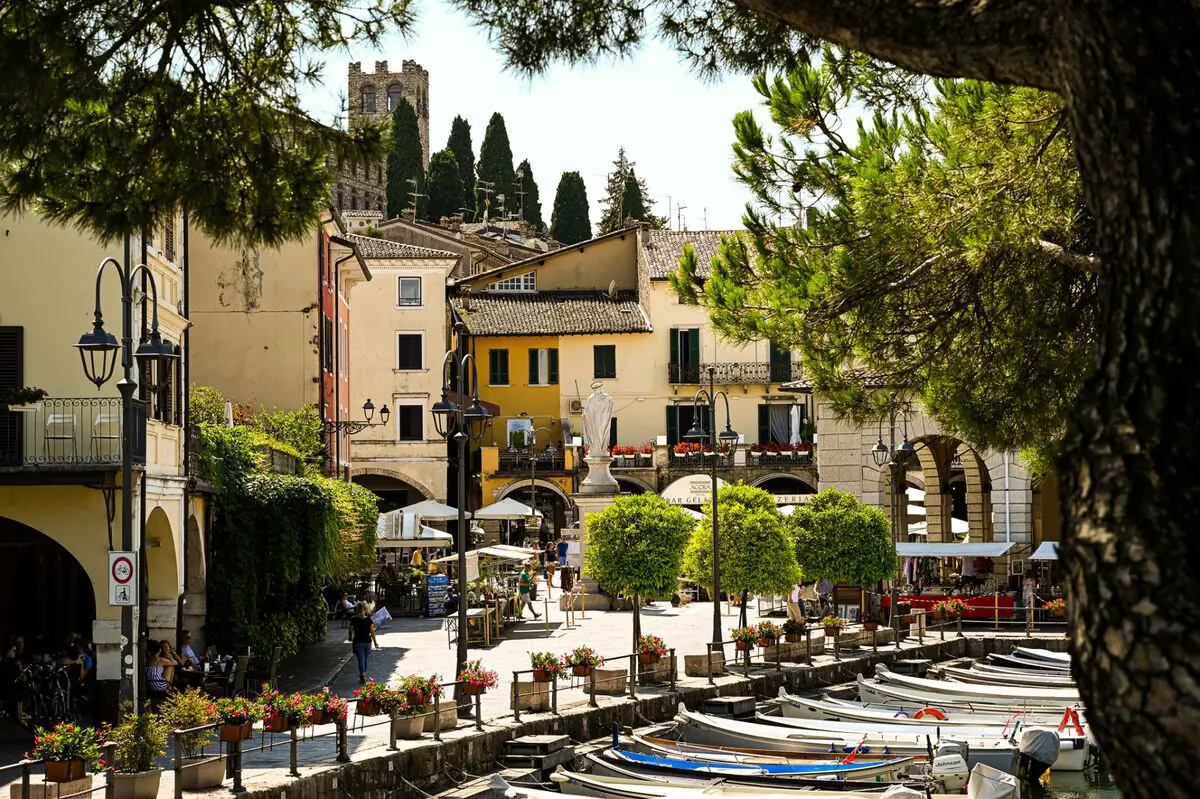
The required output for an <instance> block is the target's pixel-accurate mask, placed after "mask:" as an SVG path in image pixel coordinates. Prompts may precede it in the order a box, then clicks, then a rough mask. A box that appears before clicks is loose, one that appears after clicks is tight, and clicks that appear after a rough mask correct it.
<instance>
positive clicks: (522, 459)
mask: <svg viewBox="0 0 1200 799" xmlns="http://www.w3.org/2000/svg"><path fill="white" fill-rule="evenodd" d="M497 454H498V455H499V464H498V466H497V468H496V473H497V474H529V472H530V469H531V468H532V466H533V463H534V462H536V463H537V470H538V471H539V472H555V471H558V472H561V471H563V470H564V469H565V468H566V466H565V463H566V456H565V454H564V453H563V450H562V447H554V448H553V449H550V450H538V451H534V452H531V451H530V450H528V449H515V448H511V447H501V448H500V451H499V452H498V453H497Z"/></svg>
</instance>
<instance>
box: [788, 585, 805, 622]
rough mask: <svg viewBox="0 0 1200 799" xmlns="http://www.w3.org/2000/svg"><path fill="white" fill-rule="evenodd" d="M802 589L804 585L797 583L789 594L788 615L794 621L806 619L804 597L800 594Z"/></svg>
mask: <svg viewBox="0 0 1200 799" xmlns="http://www.w3.org/2000/svg"><path fill="white" fill-rule="evenodd" d="M802 590H803V586H801V585H800V584H799V583H797V584H796V585H794V586H792V593H791V594H790V595H789V596H788V601H787V615H788V618H789V619H791V620H792V621H804V618H805V612H804V611H805V608H804V598H803V597H801V596H800V592H801V591H802Z"/></svg>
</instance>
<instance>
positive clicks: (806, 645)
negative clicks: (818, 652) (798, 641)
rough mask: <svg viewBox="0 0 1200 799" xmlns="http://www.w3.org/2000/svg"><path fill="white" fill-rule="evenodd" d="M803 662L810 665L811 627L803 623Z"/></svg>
mask: <svg viewBox="0 0 1200 799" xmlns="http://www.w3.org/2000/svg"><path fill="white" fill-rule="evenodd" d="M804 662H805V663H807V664H808V665H810V666H811V665H812V628H811V627H809V626H808V625H807V624H806V625H804Z"/></svg>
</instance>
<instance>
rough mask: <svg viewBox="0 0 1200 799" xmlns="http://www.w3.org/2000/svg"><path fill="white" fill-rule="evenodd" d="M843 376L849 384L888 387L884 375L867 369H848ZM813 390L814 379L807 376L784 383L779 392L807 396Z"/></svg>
mask: <svg viewBox="0 0 1200 799" xmlns="http://www.w3.org/2000/svg"><path fill="white" fill-rule="evenodd" d="M842 376H843V377H844V378H845V379H846V381H847V382H851V383H859V382H861V383H862V384H863V386H864V387H866V388H885V387H886V386H887V380H886V379H885V378H884V377H883V376H882V375H878V374H875V373H874V372H870V371H867V370H866V369H847V370H845V372H843V374H842ZM813 388H814V385H813V380H812V378H811V377H809V376H808V375H805V376H804V377H801V378H800V379H799V380H793V381H791V382H790V383H784V384H783V385H781V386H780V387H779V390H780V391H791V392H795V393H800V394H806V393H808V392H811V391H812V390H813Z"/></svg>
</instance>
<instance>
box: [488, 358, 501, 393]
mask: <svg viewBox="0 0 1200 799" xmlns="http://www.w3.org/2000/svg"><path fill="white" fill-rule="evenodd" d="M499 355H500V353H499V350H488V385H492V386H498V385H500V369H499V364H500V358H499Z"/></svg>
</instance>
